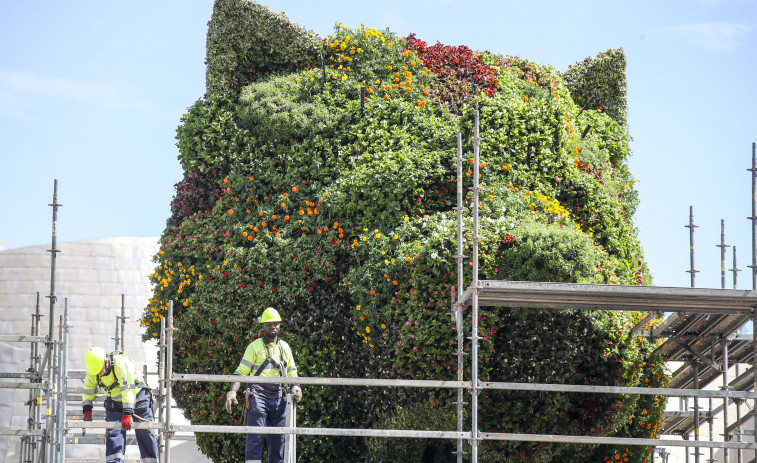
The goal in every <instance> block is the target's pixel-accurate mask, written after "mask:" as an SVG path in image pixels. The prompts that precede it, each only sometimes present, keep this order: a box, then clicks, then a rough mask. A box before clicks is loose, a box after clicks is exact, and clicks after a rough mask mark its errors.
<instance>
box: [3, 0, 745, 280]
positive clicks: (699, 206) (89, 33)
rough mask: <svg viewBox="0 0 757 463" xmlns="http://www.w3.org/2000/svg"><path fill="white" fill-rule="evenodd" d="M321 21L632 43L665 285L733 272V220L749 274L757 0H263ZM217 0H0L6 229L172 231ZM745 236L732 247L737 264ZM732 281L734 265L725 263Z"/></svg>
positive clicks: (535, 46)
mask: <svg viewBox="0 0 757 463" xmlns="http://www.w3.org/2000/svg"><path fill="white" fill-rule="evenodd" d="M261 3H262V4H264V5H267V6H269V7H270V8H271V9H272V10H273V11H276V12H285V13H286V14H287V16H288V17H289V18H290V19H292V20H293V21H295V22H297V23H299V24H300V25H302V26H303V27H305V28H307V29H310V30H312V31H314V32H316V33H317V34H319V35H321V36H327V35H329V34H330V33H331V31H332V30H333V27H334V25H335V24H336V23H338V22H342V23H344V24H345V25H346V26H349V27H352V28H356V27H359V26H360V24H362V23H365V24H366V25H368V26H371V27H375V28H377V29H379V28H384V27H387V26H389V27H391V29H392V30H393V31H394V32H397V33H398V34H401V35H406V34H409V33H411V32H414V33H416V35H417V36H418V37H419V38H421V39H423V40H425V41H427V42H429V43H435V42H436V41H440V42H442V43H445V44H449V45H461V44H464V45H468V46H469V47H471V48H473V49H477V50H489V51H491V52H494V53H499V54H504V55H518V56H520V57H522V58H526V59H529V60H531V61H536V62H540V63H543V64H549V65H552V66H553V67H554V68H555V69H557V70H565V69H567V67H568V66H569V65H571V64H574V63H576V62H578V61H581V60H583V59H584V58H586V57H588V56H595V55H596V54H597V53H599V52H601V51H604V50H606V49H608V48H618V47H622V48H623V49H624V50H625V53H626V58H627V66H628V67H627V74H628V99H629V101H628V106H629V128H630V132H631V135H632V136H633V142H632V149H633V156H632V157H631V159H630V166H631V170H632V172H633V173H634V176H635V177H636V179H637V180H639V183H638V184H637V189H638V190H639V192H640V199H641V202H640V204H639V209H638V212H637V215H636V220H635V223H636V226H637V227H638V228H639V229H640V237H641V240H642V244H643V246H644V249H645V254H646V260H647V262H648V263H649V266H650V269H651V271H652V274H653V278H654V283H655V284H657V285H659V286H689V285H690V277H689V274H688V273H686V270H688V269H689V234H688V229H686V228H685V227H684V226H685V225H687V224H688V217H689V207H690V206H693V207H694V214H695V223H696V224H697V225H698V226H699V228H697V229H696V236H695V242H696V267H697V269H698V270H700V273H698V274H697V286H699V287H710V288H718V287H720V285H721V280H720V267H721V266H720V249H719V248H717V247H716V245H717V244H719V243H720V221H721V219H722V220H725V226H726V243H727V244H730V245H735V246H736V247H737V258H738V263H739V265H738V266H739V268H741V269H743V271H742V272H739V287H740V288H743V289H751V288H752V279H751V273H750V270H749V269H748V268H747V266H748V265H750V264H751V254H752V246H751V242H752V239H751V222H750V221H749V220H747V217H749V216H750V215H751V176H750V175H751V174H750V173H749V172H747V171H746V169H748V168H749V167H750V166H751V151H752V143H753V142H754V141H757V91H755V82H756V81H757V2H754V1H752V0H667V1H663V2H661V1H657V0H641V1H633V2H619V1H606V0H545V1H540V2H531V1H524V0H521V1H519V2H513V1H509V0H493V1H477V0H465V1H463V0H440V1H421V0H405V1H396V0H384V1H380V2H354V1H332V2H312V1H299V0H298V1H292V0H289V1H273V0H269V1H262V2H261ZM212 7H213V2H212V1H209V0H208V1H196V0H192V1H187V0H183V1H179V0H162V1H160V2H147V1H141V0H135V1H132V2H118V3H116V2H93V1H90V2H86V1H75V0H74V1H69V2H65V3H61V2H57V1H44V0H42V1H38V2H14V1H10V0H6V1H2V2H0V43H2V44H3V45H2V49H0V50H1V51H0V57H2V59H1V60H0V160H1V161H2V168H1V169H0V240H3V241H5V243H6V244H7V246H9V247H10V248H12V249H13V248H20V247H25V246H33V245H39V244H49V243H50V239H51V230H52V224H51V219H52V208H51V207H49V206H48V204H49V203H51V202H52V192H53V180H54V179H58V183H59V185H58V190H59V191H58V192H59V202H60V203H61V204H63V207H61V208H60V210H59V216H58V219H59V220H58V240H59V241H77V240H84V239H95V238H106V237H117V236H159V235H160V233H161V232H162V230H163V227H164V225H165V220H166V218H167V217H168V215H169V210H170V201H171V198H172V196H173V193H174V187H173V186H174V184H175V183H176V182H178V181H179V180H181V178H182V172H181V169H180V166H179V163H178V160H177V154H178V151H177V148H176V146H175V139H174V136H175V129H176V126H177V125H178V124H179V119H180V117H181V115H182V114H183V113H185V112H186V109H187V108H188V107H189V106H191V105H192V104H193V103H194V101H196V100H197V99H199V98H201V97H202V95H203V93H204V86H205V66H204V63H203V61H204V58H205V37H206V32H207V22H208V21H209V20H210V17H211V13H212ZM732 259H733V254H732V250H731V248H728V251H727V263H726V267H727V269H731V268H732ZM727 274H728V277H727V278H728V279H727V287H729V288H730V287H732V274H733V272H727Z"/></svg>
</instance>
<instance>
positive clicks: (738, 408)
mask: <svg viewBox="0 0 757 463" xmlns="http://www.w3.org/2000/svg"><path fill="white" fill-rule="evenodd" d="M739 376H741V372H740V371H739V363H738V362H736V377H737V378H738V377H739ZM736 422H737V423H741V400H740V399H739V400H736ZM741 433H742V431H741V425H739V427H738V430H737V434H736V440H737V441H738V442H741ZM742 456H743V453H742V452H741V449H739V451H738V453H737V454H736V458H737V459H736V462H737V463H742V461H741V458H742Z"/></svg>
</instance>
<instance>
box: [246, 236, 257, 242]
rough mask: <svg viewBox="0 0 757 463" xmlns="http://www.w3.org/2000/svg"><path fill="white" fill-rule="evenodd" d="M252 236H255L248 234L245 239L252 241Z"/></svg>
mask: <svg viewBox="0 0 757 463" xmlns="http://www.w3.org/2000/svg"><path fill="white" fill-rule="evenodd" d="M254 236H255V235H250V236H248V237H247V241H252V238H253V237H254Z"/></svg>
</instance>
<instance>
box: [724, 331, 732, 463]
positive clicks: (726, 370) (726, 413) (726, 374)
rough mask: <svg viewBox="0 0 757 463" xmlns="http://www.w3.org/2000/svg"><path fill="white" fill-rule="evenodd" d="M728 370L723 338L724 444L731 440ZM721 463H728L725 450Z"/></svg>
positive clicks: (726, 349)
mask: <svg viewBox="0 0 757 463" xmlns="http://www.w3.org/2000/svg"><path fill="white" fill-rule="evenodd" d="M728 368H729V365H728V338H723V391H725V393H726V397H724V398H723V440H725V441H726V442H729V441H730V440H731V436H730V434H728ZM723 463H729V459H728V449H727V448H724V449H723Z"/></svg>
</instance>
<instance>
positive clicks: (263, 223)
mask: <svg viewBox="0 0 757 463" xmlns="http://www.w3.org/2000/svg"><path fill="white" fill-rule="evenodd" d="M260 225H261V226H263V227H267V226H268V224H267V223H265V222H262V223H261V224H260Z"/></svg>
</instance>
